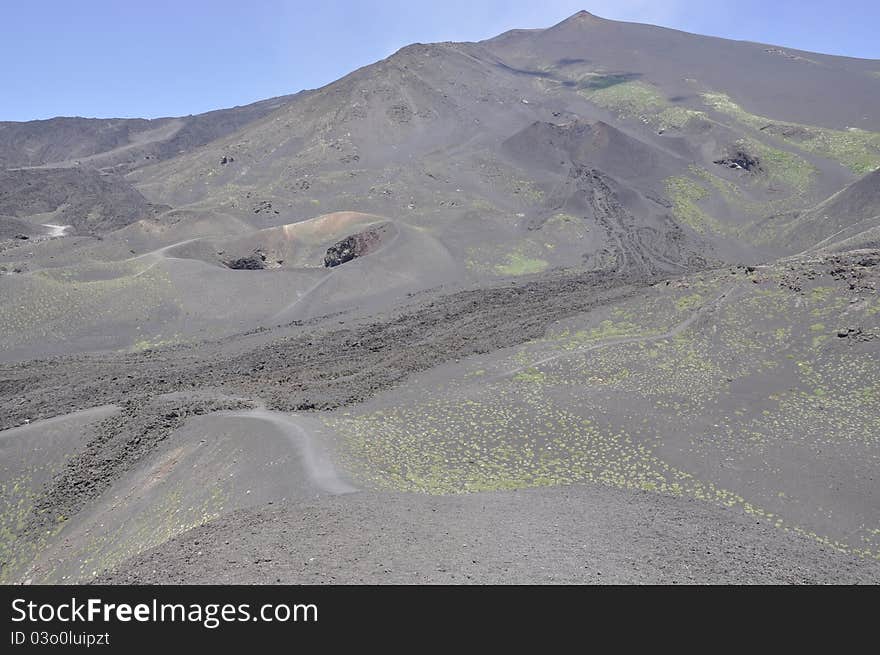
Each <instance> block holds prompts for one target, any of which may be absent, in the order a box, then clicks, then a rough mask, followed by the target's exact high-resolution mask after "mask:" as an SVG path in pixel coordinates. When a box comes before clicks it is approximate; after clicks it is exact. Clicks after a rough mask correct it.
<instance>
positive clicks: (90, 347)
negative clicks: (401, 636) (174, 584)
mask: <svg viewBox="0 0 880 655" xmlns="http://www.w3.org/2000/svg"><path fill="white" fill-rule="evenodd" d="M878 107H880V61H877V60H862V59H853V58H847V57H839V56H832V55H825V54H818V53H811V52H803V51H799V50H794V49H789V48H782V47H778V46H773V45H766V44H760V43H752V42H743V41H729V40H724V39H719V38H713V37H705V36H700V35H695V34H688V33H684V32H680V31H676V30H672V29H667V28H662V27H656V26H651V25H641V24H633V23H624V22H617V21H611V20H605V19H602V18H599V17H597V16H594V15H592V14H589V13H587V12H579V13H577V14H575V15H574V16H572V17H570V18H568V19H567V20H565V21H563V22H561V23H559V24H557V25H554V26H552V27H549V28H547V29H528V30H513V31H510V32H506V33H504V34H501V35H499V36H497V37H495V38H492V39H488V40H485V41H481V42H476V43H451V42H449V43H434V44H414V45H410V46H407V47H405V48H402V49H401V50H399V51H398V52H396V53H394V54H393V55H391V56H390V57H388V58H387V59H384V60H382V61H379V62H376V63H373V64H370V65H368V66H365V67H363V68H361V69H358V70H356V71H354V72H352V73H351V74H349V75H347V76H345V77H343V78H341V79H339V80H337V81H335V82H333V83H331V84H328V85H327V86H324V87H322V88H319V89H315V90H309V91H304V92H300V93H298V94H295V95H290V96H284V97H280V98H274V99H270V100H265V101H263V102H259V103H255V104H252V105H248V106H245V107H236V108H233V109H226V110H219V111H216V112H210V113H207V114H201V115H198V116H188V117H179V118H161V119H154V120H141V119H84V118H56V119H51V120H48V121H33V122H28V123H0V167H2V168H3V169H4V170H2V171H0V305H2V307H3V308H4V311H3V312H2V314H0V327H2V330H0V362H2V367H0V429H4V430H5V431H4V432H3V434H4V435H5V438H4V439H3V440H2V444H3V446H2V448H3V450H2V456H3V466H4V467H5V468H4V471H5V476H6V480H7V481H9V480H13V481H14V483H12V484H7V485H5V486H4V488H3V489H4V490H3V494H4V495H3V497H2V505H0V507H2V508H3V517H2V525H0V527H2V528H3V533H4V534H8V535H15V538H14V539H10V540H8V543H6V544H4V546H3V548H4V550H3V551H2V552H0V555H2V558H3V562H4V567H3V569H2V575H3V579H4V580H6V581H21V580H28V579H30V580H35V581H75V580H89V579H93V578H95V577H99V576H101V575H105V579H111V578H112V579H114V580H119V579H125V580H132V581H138V582H140V581H164V582H167V581H178V580H198V581H214V582H217V581H221V580H234V581H239V582H253V581H264V580H268V578H267V577H266V576H267V575H268V573H266V571H264V570H263V569H261V568H260V566H259V565H258V564H255V565H254V566H251V565H249V564H248V565H246V566H242V567H241V568H240V569H239V567H234V568H235V570H230V567H228V566H226V565H225V564H224V563H225V562H227V561H232V560H235V561H238V560H239V559H240V557H239V556H240V555H241V553H242V552H245V551H247V552H250V550H254V549H257V550H259V551H260V552H265V553H271V554H270V555H268V557H269V558H270V559H275V561H284V562H286V564H283V565H280V567H279V568H277V569H273V570H274V571H277V572H278V574H279V575H280V576H282V577H283V578H284V579H285V580H294V581H302V580H308V581H316V579H315V578H311V577H309V575H308V573H309V572H308V570H307V568H303V566H300V565H299V564H295V563H294V562H299V561H300V560H299V559H297V558H301V555H302V553H304V552H305V551H306V550H308V549H309V548H319V549H320V548H323V547H324V546H328V548H329V551H332V552H338V553H341V554H340V556H339V557H340V560H339V561H338V562H330V563H325V562H321V563H320V564H319V565H316V566H317V568H316V569H315V570H316V571H317V572H318V573H317V574H318V575H319V576H321V577H320V578H318V579H319V580H321V581H325V580H346V581H362V580H376V579H383V578H382V576H381V575H379V574H378V573H377V571H378V570H380V569H382V570H384V569H386V568H388V569H389V570H390V567H385V566H384V565H381V566H380V563H377V562H378V560H376V558H373V557H372V556H369V557H362V554H363V553H362V549H363V548H364V545H363V544H364V543H368V542H370V540H373V541H376V540H378V541H381V542H382V544H383V545H382V548H383V549H384V552H387V553H391V554H392V555H393V557H394V558H396V561H400V562H401V565H400V567H399V568H397V569H395V574H394V575H393V576H391V577H389V578H387V579H389V580H395V581H398V582H406V581H438V580H439V581H450V580H451V578H450V577H449V575H447V573H445V572H448V571H453V570H459V569H460V568H461V567H465V568H467V570H468V571H470V570H471V568H473V572H472V573H473V576H474V579H480V580H493V581H511V580H517V581H537V580H543V581H547V580H545V579H544V578H542V577H541V576H542V575H543V574H542V573H541V571H545V570H548V569H547V567H550V568H552V567H554V566H558V567H559V571H558V575H556V574H554V575H551V578H550V580H552V581H566V580H568V581H572V580H578V581H591V580H592V578H589V580H588V579H587V578H586V577H584V576H586V575H587V574H586V573H585V572H584V571H586V570H587V567H585V566H583V563H582V561H581V560H580V559H579V556H574V555H573V556H572V557H571V558H568V559H566V558H562V560H558V559H557V560H553V558H551V557H550V556H549V555H548V553H550V552H551V551H552V552H568V551H569V550H571V549H572V548H587V547H588V546H589V548H590V549H591V550H590V552H591V553H593V555H595V554H596V553H602V555H601V557H600V560H597V561H602V562H603V564H602V568H603V569H605V570H608V571H612V572H613V575H612V576H611V577H609V579H614V580H618V581H629V582H633V581H648V580H654V581H657V580H662V581H668V580H700V581H707V580H708V581H720V580H725V581H727V580H730V581H771V580H772V581H789V582H792V581H804V580H817V581H818V580H822V581H839V580H855V581H863V580H871V581H876V580H878V579H880V572H878V567H877V565H876V561H875V560H876V558H877V557H878V553H880V541H878V536H877V535H878V534H880V533H878V529H880V526H878V525H877V523H876V517H877V515H878V513H877V508H878V507H880V495H878V489H877V485H872V484H870V480H873V479H876V474H877V470H876V466H877V461H878V459H877V455H878V452H877V449H878V443H880V442H878V435H880V426H878V424H877V411H876V408H877V402H878V389H880V367H878V365H877V362H878V361H880V360H878V358H877V354H878V353H877V349H878V347H880V323H878V321H880V297H878V295H877V288H878V287H877V285H878V282H880V278H878V270H880V267H878V266H877V264H878V263H880V255H878V252H877V250H876V249H877V247H878V244H880V232H878V230H880V177H878V175H880V112H878V110H877V108H878ZM245 435H247V439H246V438H245ZM194 471H195V473H194ZM829 480H833V482H830V483H829ZM526 488H527V489H529V491H522V490H523V489H526ZM425 494H428V496H426V495H425ZM316 496H317V500H316ZM633 498H635V499H636V500H635V501H634V503H635V504H632V502H631V501H632V499H633ZM268 503H277V504H276V505H275V507H274V508H268V509H267V507H266V506H267V504H268ZM585 507H589V510H587V509H584V508H585ZM487 508H488V509H487ZM236 511H237V512H236ZM233 512H236V513H233ZM435 513H436V514H437V516H438V517H443V518H442V519H438V521H440V522H438V523H437V524H428V523H420V524H419V525H418V526H413V525H411V523H412V516H414V515H418V516H430V515H433V514H435ZM645 516H653V517H655V518H656V517H658V516H659V517H660V519H658V520H657V523H656V524H655V523H653V522H652V521H644V520H643V518H644V517H645ZM303 517H310V518H303ZM407 517H409V518H407ZM616 517H624V518H623V519H621V520H623V521H624V522H623V523H621V522H620V521H618V520H617V518H616ZM688 517H690V518H688ZM755 517H758V518H757V519H756V518H755ZM324 519H326V524H322V525H331V526H332V528H327V529H321V530H317V531H316V532H314V534H313V533H312V532H309V535H308V536H303V535H301V534H300V535H299V536H297V537H296V538H295V539H293V541H292V542H291V540H290V539H288V538H287V537H284V538H281V537H280V536H279V535H286V534H287V530H288V528H289V527H290V526H291V525H294V524H295V525H298V526H299V525H312V523H316V524H320V523H321V522H322V521H323V520H324ZM689 521H692V523H689ZM523 522H524V523H526V524H528V526H529V529H527V530H521V529H520V527H521V525H522V523H523ZM551 524H553V525H561V526H566V528H565V529H564V530H562V531H561V532H557V531H554V530H552V529H551V528H550V526H551ZM649 524H650V525H652V526H655V527H651V528H645V527H644V526H645V525H649ZM593 525H596V526H604V528H603V529H602V530H601V534H599V533H598V532H596V531H595V530H593V529H592V528H591V527H590V526H593ZM242 526H244V527H242ZM380 526H392V527H389V528H388V529H387V530H385V529H384V528H380ZM407 526H410V527H407ZM487 526H488V527H487ZM573 526H574V527H573ZM614 526H617V527H614ZM620 526H624V527H620ZM626 526H635V527H632V530H633V531H635V532H633V533H629V532H627V530H628V528H627V527H626ZM656 526H660V527H656ZM684 526H690V527H684ZM245 528H247V529H245ZM251 528H253V529H251ZM484 528H485V529H488V530H490V531H491V534H490V535H489V536H488V537H487V538H486V539H485V540H484V541H482V542H480V545H479V546H478V547H477V550H478V551H479V552H478V553H474V556H470V555H468V556H467V557H464V555H462V553H461V552H459V551H458V550H456V547H454V546H453V541H455V540H458V542H456V543H459V542H463V541H464V540H465V537H464V536H463V535H469V534H473V531H474V530H477V529H484ZM189 529H193V530H195V533H192V532H190V533H187V534H186V535H183V536H181V533H182V532H184V531H185V530H189ZM652 530H653V531H654V532H655V533H656V534H655V537H650V538H649V535H648V533H649V532H651V531H652ZM525 533H528V534H533V535H537V536H535V538H534V539H535V540H532V541H530V540H529V538H528V537H523V538H522V539H520V538H519V537H517V538H515V539H513V538H511V537H510V535H511V534H525ZM193 534H195V535H197V537H196V538H197V539H198V540H199V541H200V542H201V543H203V544H204V543H206V542H209V543H210V544H211V546H210V548H209V547H204V548H202V547H200V552H199V556H200V557H201V556H202V552H201V551H204V552H205V553H206V554H205V555H204V557H202V558H201V559H198V564H197V565H196V564H194V563H193V562H195V561H196V560H194V559H192V557H190V555H191V554H184V555H181V553H186V552H188V551H187V550H186V548H187V546H186V545H187V544H191V543H193V542H194V539H193ZM230 534H235V535H239V536H241V535H244V536H241V539H242V543H239V542H237V541H235V539H231V538H230V537H229V535H230ZM633 534H635V537H634V538H633ZM248 535H250V536H248ZM316 535H319V536H316ZM358 535H364V536H363V537H360V536H358ZM408 535H416V537H413V538H414V539H416V540H417V541H418V543H417V544H416V545H413V544H412V543H410V541H411V539H410V536H408ZM542 535H543V536H542ZM361 539H362V541H359V540H361ZM547 540H550V541H552V547H551V548H544V546H546V544H547V543H548V541H547ZM686 540H690V541H692V542H693V543H694V544H696V545H697V546H698V547H696V546H695V547H694V548H693V549H692V550H693V553H692V558H690V559H688V558H684V559H682V558H680V557H679V556H678V555H676V554H675V553H678V552H679V550H680V545H681V543H682V542H683V541H686ZM378 541H377V543H378ZM539 541H540V542H541V543H540V544H539ZM330 542H332V544H331V543H330ZM577 544H580V545H579V546H576V545H577ZM584 544H587V545H584ZM330 546H332V548H330ZM507 546H509V547H510V548H512V549H514V550H515V551H516V552H517V553H518V554H519V555H524V556H532V558H531V559H529V561H530V562H533V563H534V568H530V567H529V566H524V567H514V569H509V568H505V567H506V565H505V564H504V563H505V562H506V561H507V560H508V559H509V558H507V555H506V554H505V553H504V552H503V551H504V548H505V547H507ZM151 549H155V550H151ZM248 549H250V550H248ZM554 549H555V550H554ZM725 549H727V550H725ZM730 549H736V550H737V552H742V553H747V555H746V556H743V557H738V558H733V560H731V557H730V556H729V552H728V551H730ZM725 552H728V554H727V555H725V554H724V553H725ZM359 553H360V554H359ZM703 553H706V554H705V555H704V554H703ZM780 553H782V555H780ZM597 557H598V555H597ZM432 558H435V559H437V558H439V559H440V560H443V561H442V562H440V564H438V565H437V566H434V567H433V568H431V567H432V566H433V564H430V563H429V560H432ZM379 559H381V558H379ZM525 559H528V557H525ZM249 561H250V560H249ZM259 561H262V560H258V562H259ZM780 561H781V562H782V564H780ZM478 562H489V563H490V564H487V565H486V567H482V568H481V566H480V565H478ZM657 562H660V563H661V565H657ZM468 567H470V568H468ZM771 569H772V571H771ZM113 570H115V572H112V571H113ZM462 570H464V569H462ZM102 571H103V572H105V573H103V574H102ZM157 571H158V573H157ZM401 571H418V572H420V573H418V575H417V576H416V578H414V579H412V580H410V579H409V578H407V577H406V576H405V575H404V574H403V573H401ZM501 571H509V572H510V573H509V575H507V576H506V577H505V574H503V573H501ZM722 571H723V573H721V572H722ZM468 575H471V574H470V573H469V574H468ZM200 576H201V577H200ZM204 576H214V577H212V578H210V579H206V578H205V577H204ZM272 576H275V573H272ZM554 576H555V577H554ZM274 580H275V578H274V577H273V579H272V581H274Z"/></svg>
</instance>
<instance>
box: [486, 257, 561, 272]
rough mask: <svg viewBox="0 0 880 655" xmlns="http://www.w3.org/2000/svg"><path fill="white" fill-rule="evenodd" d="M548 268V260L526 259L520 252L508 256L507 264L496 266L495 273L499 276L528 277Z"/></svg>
mask: <svg viewBox="0 0 880 655" xmlns="http://www.w3.org/2000/svg"><path fill="white" fill-rule="evenodd" d="M547 266H548V263H547V261H546V260H543V259H537V258H534V257H526V256H525V255H523V254H522V253H520V252H513V253H510V254H509V255H507V262H506V263H504V264H498V265H497V266H495V272H496V273H497V274H498V275H528V274H530V273H540V272H541V271H543V270H544V269H546V268H547Z"/></svg>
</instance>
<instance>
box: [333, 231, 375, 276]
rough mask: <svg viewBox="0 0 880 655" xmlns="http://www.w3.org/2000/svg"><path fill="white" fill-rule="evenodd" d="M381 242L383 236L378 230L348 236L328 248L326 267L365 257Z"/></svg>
mask: <svg viewBox="0 0 880 655" xmlns="http://www.w3.org/2000/svg"><path fill="white" fill-rule="evenodd" d="M380 242H381V236H380V234H379V232H378V231H377V230H365V231H363V232H359V233H357V234H352V235H350V236H347V237H345V238H344V239H343V240H342V241H337V242H336V243H334V244H333V245H332V246H330V247H329V248H327V254H326V255H324V266H326V267H327V268H333V267H334V266H339V265H340V264H344V263H345V262H350V261H351V260H352V259H355V258H356V257H363V256H364V255H366V254H368V253H370V252H372V251H373V250H375V249H376V247H377V246H378V245H379V243H380Z"/></svg>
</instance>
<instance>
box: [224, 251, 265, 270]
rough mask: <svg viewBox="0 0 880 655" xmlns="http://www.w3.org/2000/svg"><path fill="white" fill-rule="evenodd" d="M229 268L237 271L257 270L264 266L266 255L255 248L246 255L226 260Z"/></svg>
mask: <svg viewBox="0 0 880 655" xmlns="http://www.w3.org/2000/svg"><path fill="white" fill-rule="evenodd" d="M226 265H227V266H228V267H229V268H232V269H235V270H237V271H258V270H262V269H264V268H266V255H265V254H264V253H263V252H261V251H259V250H256V251H254V252H253V253H252V254H250V255H248V256H247V257H239V258H238V259H233V260H231V261H228V262H226Z"/></svg>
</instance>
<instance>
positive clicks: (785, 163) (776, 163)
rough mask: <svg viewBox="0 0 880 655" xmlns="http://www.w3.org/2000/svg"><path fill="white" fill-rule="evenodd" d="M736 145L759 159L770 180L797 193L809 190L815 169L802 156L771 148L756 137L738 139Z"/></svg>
mask: <svg viewBox="0 0 880 655" xmlns="http://www.w3.org/2000/svg"><path fill="white" fill-rule="evenodd" d="M737 145H738V146H739V147H740V148H743V149H744V150H746V151H747V152H750V153H752V154H754V155H757V157H758V158H759V159H760V160H761V166H762V168H763V169H764V172H765V173H766V175H767V179H768V180H769V181H770V182H777V183H781V184H786V185H788V186H790V187H791V188H792V189H794V190H795V191H796V192H798V193H804V192H806V191H807V190H809V188H810V186H811V185H812V183H813V179H814V177H815V175H816V169H815V168H814V167H813V166H812V165H811V164H810V163H809V162H808V161H807V160H805V159H804V158H803V157H800V156H798V155H796V154H794V153H791V152H786V151H785V150H780V149H778V148H772V147H770V146H768V145H767V144H765V143H762V142H761V141H758V140H757V139H740V140H739V141H737Z"/></svg>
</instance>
